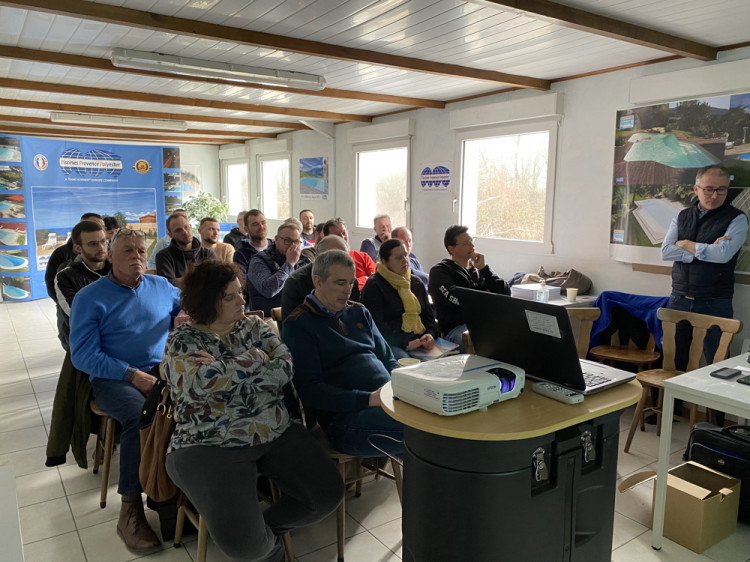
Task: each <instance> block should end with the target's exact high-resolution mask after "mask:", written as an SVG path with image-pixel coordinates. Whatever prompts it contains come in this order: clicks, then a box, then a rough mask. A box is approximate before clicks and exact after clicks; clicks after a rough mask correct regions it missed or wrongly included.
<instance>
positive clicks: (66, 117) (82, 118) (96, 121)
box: [49, 111, 188, 131]
mask: <svg viewBox="0 0 750 562" xmlns="http://www.w3.org/2000/svg"><path fill="white" fill-rule="evenodd" d="M49 120H50V121H52V122H53V123H72V124H75V125H111V126H114V127H117V126H118V125H119V126H121V127H134V128H138V129H169V130H170V131H186V130H187V128H188V125H187V122H185V121H176V120H173V119H145V118H143V117H118V116H115V115H96V114H93V113H64V112H60V111H53V112H52V113H50V116H49Z"/></svg>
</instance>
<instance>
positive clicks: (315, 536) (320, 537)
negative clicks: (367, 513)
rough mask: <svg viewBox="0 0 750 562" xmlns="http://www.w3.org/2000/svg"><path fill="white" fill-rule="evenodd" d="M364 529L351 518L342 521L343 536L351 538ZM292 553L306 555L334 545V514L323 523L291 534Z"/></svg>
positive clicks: (347, 517)
mask: <svg viewBox="0 0 750 562" xmlns="http://www.w3.org/2000/svg"><path fill="white" fill-rule="evenodd" d="M365 531H366V529H365V528H364V527H362V525H360V524H359V523H357V522H356V521H355V520H354V519H352V518H351V516H349V515H347V516H346V517H345V519H344V536H345V537H352V536H354V535H356V534H358V533H363V532H365ZM292 542H293V543H294V553H295V555H296V556H301V555H303V554H308V553H310V552H313V551H314V550H319V549H321V548H323V547H325V546H329V545H332V544H333V545H335V544H336V513H332V514H331V515H329V516H328V517H326V518H325V519H323V521H319V522H318V523H316V524H315V525H310V526H308V527H304V528H302V529H297V530H296V531H293V532H292Z"/></svg>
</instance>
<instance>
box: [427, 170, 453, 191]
mask: <svg viewBox="0 0 750 562" xmlns="http://www.w3.org/2000/svg"><path fill="white" fill-rule="evenodd" d="M420 183H421V185H422V187H427V188H430V187H433V188H438V187H440V186H441V185H442V186H443V187H448V186H449V185H450V183H451V171H450V170H449V169H448V168H446V167H445V166H435V167H434V168H430V167H429V166H428V167H427V168H425V169H424V170H422V173H421V177H420Z"/></svg>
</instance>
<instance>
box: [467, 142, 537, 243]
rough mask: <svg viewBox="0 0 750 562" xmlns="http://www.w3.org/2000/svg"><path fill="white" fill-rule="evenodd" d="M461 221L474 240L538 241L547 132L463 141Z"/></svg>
mask: <svg viewBox="0 0 750 562" xmlns="http://www.w3.org/2000/svg"><path fill="white" fill-rule="evenodd" d="M463 148H464V154H463V166H462V170H463V183H462V187H463V190H462V193H463V196H462V197H463V198H462V203H463V205H462V222H463V223H464V224H466V225H467V226H469V228H470V229H471V230H473V231H474V232H475V233H476V235H477V236H481V237H485V238H502V239H508V240H526V241H532V242H543V241H544V234H545V224H544V221H545V212H546V207H545V205H546V199H547V164H548V152H549V132H548V131H541V132H533V133H525V134H518V135H504V136H499V137H490V138H483V139H474V140H467V141H464V147H463Z"/></svg>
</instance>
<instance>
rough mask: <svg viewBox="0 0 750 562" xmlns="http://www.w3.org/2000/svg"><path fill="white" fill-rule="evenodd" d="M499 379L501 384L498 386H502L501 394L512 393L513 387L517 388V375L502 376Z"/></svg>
mask: <svg viewBox="0 0 750 562" xmlns="http://www.w3.org/2000/svg"><path fill="white" fill-rule="evenodd" d="M499 379H500V382H499V383H498V384H499V386H500V393H501V394H505V393H506V392H510V391H511V390H513V387H514V386H516V375H512V374H511V375H501V376H500V377H499Z"/></svg>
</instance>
